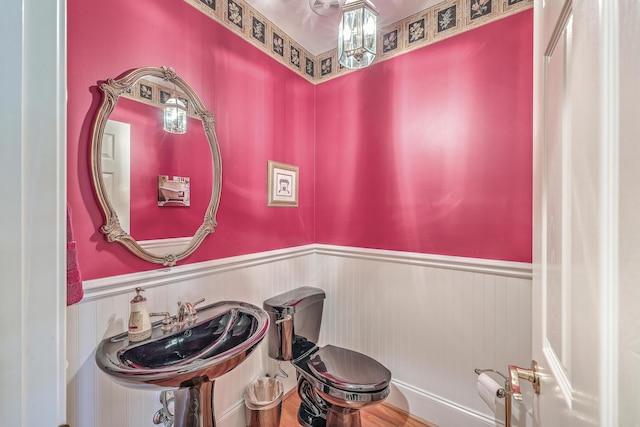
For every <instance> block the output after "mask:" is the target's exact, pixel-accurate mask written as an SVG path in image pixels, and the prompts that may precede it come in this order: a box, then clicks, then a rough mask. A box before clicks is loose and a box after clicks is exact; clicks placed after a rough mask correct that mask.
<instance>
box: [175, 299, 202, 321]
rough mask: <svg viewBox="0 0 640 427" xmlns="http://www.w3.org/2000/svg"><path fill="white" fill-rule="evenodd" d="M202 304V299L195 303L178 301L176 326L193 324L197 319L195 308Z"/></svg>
mask: <svg viewBox="0 0 640 427" xmlns="http://www.w3.org/2000/svg"><path fill="white" fill-rule="evenodd" d="M202 302H204V298H200V299H199V300H197V301H195V302H181V301H178V314H177V315H176V321H177V322H178V324H183V323H185V322H186V323H193V322H195V321H196V320H197V319H198V315H197V314H196V309H195V306H196V305H198V304H200V303H202Z"/></svg>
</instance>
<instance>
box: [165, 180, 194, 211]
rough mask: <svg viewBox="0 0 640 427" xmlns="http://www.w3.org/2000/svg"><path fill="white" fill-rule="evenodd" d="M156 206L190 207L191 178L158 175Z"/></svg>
mask: <svg viewBox="0 0 640 427" xmlns="http://www.w3.org/2000/svg"><path fill="white" fill-rule="evenodd" d="M158 206H191V178H189V177H188V176H174V177H169V175H158Z"/></svg>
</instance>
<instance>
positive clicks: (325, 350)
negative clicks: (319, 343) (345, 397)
mask: <svg viewBox="0 0 640 427" xmlns="http://www.w3.org/2000/svg"><path fill="white" fill-rule="evenodd" d="M307 366H308V367H309V370H310V371H311V372H312V373H313V375H314V376H315V377H316V378H317V379H318V380H320V381H322V382H323V383H325V384H327V385H329V386H331V387H335V388H337V389H340V390H344V391H348V392H352V393H373V392H377V391H381V390H384V389H385V388H387V387H388V386H389V384H390V382H391V372H390V371H389V370H388V369H387V368H385V367H384V366H383V365H382V364H381V363H380V362H378V361H377V360H375V359H372V358H371V357H369V356H367V355H364V354H362V353H358V352H356V351H352V350H347V349H346V348H341V347H336V346H333V345H327V346H325V347H322V348H319V349H318V350H317V351H315V352H314V353H313V354H311V356H310V357H309V359H308V362H307Z"/></svg>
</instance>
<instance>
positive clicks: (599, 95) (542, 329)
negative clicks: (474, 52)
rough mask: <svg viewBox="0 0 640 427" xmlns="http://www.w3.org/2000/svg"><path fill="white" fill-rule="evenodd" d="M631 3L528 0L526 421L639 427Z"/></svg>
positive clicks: (637, 177) (635, 69) (634, 16)
mask: <svg viewBox="0 0 640 427" xmlns="http://www.w3.org/2000/svg"><path fill="white" fill-rule="evenodd" d="M638 3H639V2H638V1H637V0H583V1H578V0H575V1H573V2H572V1H571V0H539V1H536V4H535V20H536V23H535V30H534V31H535V37H534V39H535V46H534V51H535V59H534V64H535V78H534V80H535V83H534V86H535V87H534V103H535V106H534V110H535V117H534V129H535V131H534V201H533V205H534V219H533V224H534V233H533V236H534V245H533V246H534V247H533V267H534V268H533V270H534V277H533V313H534V318H533V343H532V344H533V345H532V348H533V358H534V359H536V360H537V361H538V362H539V364H540V371H541V373H542V384H541V393H540V395H538V396H535V397H534V402H533V425H534V426H536V427H554V426H563V427H566V426H601V427H614V426H615V427H617V426H639V425H640V418H638V417H637V415H638V411H640V409H638V407H639V406H640V398H639V397H638V396H640V394H638V390H640V386H638V385H637V384H638V383H639V382H640V376H638V375H637V374H638V373H640V368H638V367H637V365H638V361H639V358H638V354H640V351H639V350H640V345H638V342H640V328H639V325H640V309H638V303H640V299H639V298H638V296H640V290H637V288H638V287H639V286H640V284H636V283H633V282H637V278H638V277H640V262H638V259H639V258H640V255H639V254H640V250H639V249H638V248H640V238H639V236H640V220H639V218H640V216H639V215H640V214H639V212H640V196H638V195H637V193H638V192H640V172H639V171H640V156H638V154H640V150H639V149H638V148H637V146H638V143H637V141H638V136H639V135H640V129H639V128H638V125H637V124H636V123H637V122H638V121H639V120H640V119H638V118H635V119H632V118H629V120H628V123H626V124H625V122H624V121H621V118H624V112H625V111H629V113H630V112H631V111H635V114H636V117H637V115H640V110H638V105H639V104H638V101H636V100H637V99H638V98H639V95H640V94H639V93H638V92H639V90H638V89H637V88H638V84H637V83H636V81H637V79H638V74H639V72H640V67H639V66H638V64H640V62H639V61H638V60H637V59H626V56H627V55H631V56H630V58H637V57H638V55H639V54H640V51H638V49H637V46H638V45H637V40H639V39H638V37H639V36H640V30H639V29H640V26H639V25H638V23H639V20H638V10H639V8H640V6H639V5H638ZM627 20H628V21H627ZM621 24H625V25H626V27H627V28H625V27H624V26H621ZM627 30H628V32H627ZM634 32H635V34H633V33H634ZM631 40H634V41H631ZM621 60H624V61H626V62H628V63H629V65H630V68H629V69H628V70H623V69H622V68H621V66H620V64H621ZM625 73H626V74H625ZM634 76H635V77H634ZM621 101H624V102H622V103H621ZM634 107H635V108H634ZM634 127H635V129H633V128H634ZM624 134H628V136H629V141H628V143H627V144H626V145H625V141H624V140H623V139H621V136H623V135H624ZM626 147H628V148H629V149H628V154H627V155H625V154H624V153H623V149H624V148H626ZM633 154H636V157H633ZM620 172H626V175H624V174H621V173H620ZM623 195H626V198H625V199H623V198H622V197H623ZM623 250H624V252H623ZM626 258H628V260H627V262H626V263H625V262H623V261H625V259H626ZM624 277H628V279H629V281H628V283H625V282H624V281H621V279H623V278H624ZM634 285H635V286H634ZM625 292H626V294H625ZM623 295H629V297H635V298H636V299H635V300H634V301H635V302H634V303H632V302H631V301H628V302H626V301H623V300H622V299H621V298H622V297H623ZM623 302H624V303H626V304H627V307H626V308H625V307H624V304H623ZM621 320H624V322H622V321H621ZM627 322H630V323H627ZM621 332H625V333H626V337H625V338H624V339H625V340H626V342H623V341H621V340H620V338H621V337H622V335H621ZM634 346H635V348H634ZM627 356H628V357H627ZM625 361H627V362H625ZM634 361H635V363H634ZM625 363H626V365H625ZM623 365H624V366H623ZM623 368H625V369H626V371H624V372H623V370H622V369H623ZM633 373H635V374H636V376H635V379H634V380H629V381H627V382H625V381H624V379H625V378H627V376H628V375H629V374H633ZM523 387H526V385H524V386H523ZM625 387H626V388H625ZM625 406H626V407H625ZM628 410H632V411H633V412H634V414H633V415H632V414H631V413H630V412H628Z"/></svg>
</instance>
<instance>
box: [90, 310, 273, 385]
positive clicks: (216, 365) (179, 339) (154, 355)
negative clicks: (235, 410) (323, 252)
mask: <svg viewBox="0 0 640 427" xmlns="http://www.w3.org/2000/svg"><path fill="white" fill-rule="evenodd" d="M198 318H199V320H198V321H197V322H196V323H194V324H192V325H187V326H182V327H180V328H178V329H177V330H174V331H171V332H168V333H167V332H164V331H162V330H161V323H160V322H157V323H155V324H154V325H153V326H154V327H153V332H152V336H151V338H150V339H148V340H146V341H143V342H140V343H131V344H130V343H129V340H128V337H127V333H123V334H119V335H116V336H114V337H111V338H107V339H105V340H103V341H102V342H101V343H100V344H99V345H98V348H97V349H96V363H97V364H98V366H99V367H100V369H102V371H104V372H105V373H107V374H108V375H110V376H111V377H112V378H113V379H114V380H115V381H117V382H119V383H121V384H123V385H126V386H130V387H131V386H133V387H138V388H140V387H141V388H148V387H160V388H167V387H188V386H190V384H193V383H194V382H195V383H199V382H202V381H212V380H214V379H216V378H217V377H219V376H221V375H223V374H225V373H227V372H229V371H230V370H231V369H233V368H235V367H236V366H237V365H238V364H240V363H241V362H242V361H244V360H245V359H246V358H247V356H248V355H249V354H250V353H251V352H252V351H253V350H254V348H255V346H256V345H257V344H258V343H259V342H260V341H261V340H262V339H263V338H264V335H265V333H266V331H267V329H268V326H269V325H268V322H269V320H268V316H267V314H266V313H265V312H264V310H262V309H260V308H258V307H256V306H254V305H251V304H247V303H243V302H237V301H223V302H219V303H215V304H212V305H209V306H206V307H203V308H201V309H199V310H198Z"/></svg>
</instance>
